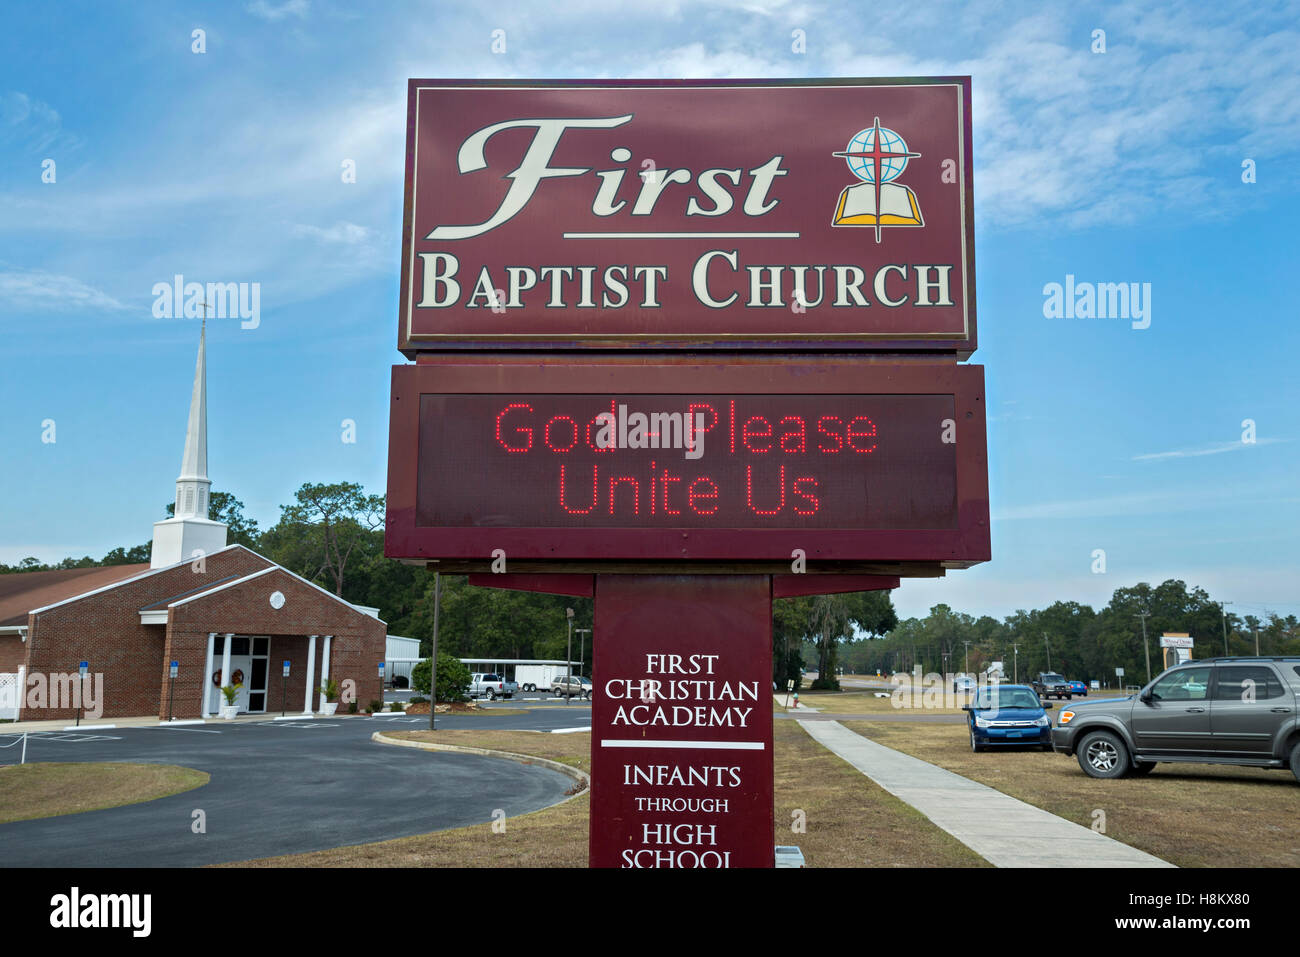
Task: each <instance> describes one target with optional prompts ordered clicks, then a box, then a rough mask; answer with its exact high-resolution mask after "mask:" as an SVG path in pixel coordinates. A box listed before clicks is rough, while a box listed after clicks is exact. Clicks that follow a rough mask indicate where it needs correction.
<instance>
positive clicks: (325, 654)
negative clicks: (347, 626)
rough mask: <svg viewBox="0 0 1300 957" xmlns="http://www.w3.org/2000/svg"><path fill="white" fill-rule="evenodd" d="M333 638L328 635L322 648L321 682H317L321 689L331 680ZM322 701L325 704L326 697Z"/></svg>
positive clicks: (322, 697)
mask: <svg viewBox="0 0 1300 957" xmlns="http://www.w3.org/2000/svg"><path fill="white" fill-rule="evenodd" d="M333 637H334V636H333V635H326V636H325V643H324V644H323V645H322V646H321V652H320V654H321V658H320V681H318V682H317V685H319V686H320V687H324V686H325V682H327V681H329V679H330V639H331V638H333ZM320 700H321V702H322V703H324V701H325V696H324V695H322V696H321V699H320Z"/></svg>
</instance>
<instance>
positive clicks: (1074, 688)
mask: <svg viewBox="0 0 1300 957" xmlns="http://www.w3.org/2000/svg"><path fill="white" fill-rule="evenodd" d="M1070 694H1077V695H1080V696H1081V697H1084V698H1086V697H1088V686H1087V685H1086V684H1084V683H1083V682H1082V681H1071V682H1070Z"/></svg>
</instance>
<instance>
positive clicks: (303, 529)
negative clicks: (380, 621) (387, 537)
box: [267, 482, 384, 598]
mask: <svg viewBox="0 0 1300 957" xmlns="http://www.w3.org/2000/svg"><path fill="white" fill-rule="evenodd" d="M294 498H295V499H296V501H295V502H294V504H292V505H282V506H281V507H280V521H279V523H277V526H276V527H275V528H274V529H268V530H267V535H268V536H270V538H269V544H270V545H271V546H272V548H273V549H282V550H283V551H285V552H288V553H289V554H288V555H286V556H285V557H286V559H287V561H286V560H281V558H280V557H278V556H276V555H268V556H267V557H269V558H271V559H272V560H273V561H276V562H278V563H279V564H281V565H285V566H286V567H290V568H295V570H299V569H308V568H309V569H311V571H310V574H307V573H306V572H302V573H303V574H304V577H306V578H309V579H313V580H315V579H317V578H319V577H322V576H323V577H324V578H325V580H326V581H327V582H328V583H329V584H330V585H332V586H333V588H334V594H336V595H338V596H339V597H340V598H343V597H345V595H344V583H345V582H346V581H347V575H348V572H349V568H350V567H353V566H352V562H353V559H354V558H356V559H359V560H360V561H358V564H361V563H363V562H364V559H365V558H366V557H367V556H368V555H374V554H376V551H378V552H379V553H382V551H383V534H382V533H380V532H379V529H381V528H382V527H383V524H384V496H382V495H367V494H366V492H365V489H364V488H362V487H361V486H360V485H358V484H357V483H355V482H335V483H332V484H328V485H322V484H313V483H311V482H308V483H305V484H304V485H303V486H302V487H301V488H299V489H298V491H297V492H295V493H294ZM272 531H274V532H275V533H276V534H274V535H271V532H272ZM377 533H378V534H377Z"/></svg>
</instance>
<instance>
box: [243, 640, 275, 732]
mask: <svg viewBox="0 0 1300 957" xmlns="http://www.w3.org/2000/svg"><path fill="white" fill-rule="evenodd" d="M250 650H251V651H252V655H251V658H250V660H249V667H248V703H247V705H246V707H247V709H248V711H249V712H250V713H252V714H261V713H263V712H265V711H266V682H267V668H268V662H269V660H270V653H271V639H270V638H269V637H268V636H266V635H258V636H256V637H254V638H253V639H252V642H251V648H250Z"/></svg>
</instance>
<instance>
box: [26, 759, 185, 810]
mask: <svg viewBox="0 0 1300 957" xmlns="http://www.w3.org/2000/svg"><path fill="white" fill-rule="evenodd" d="M207 783H208V774H207V772H205V771H195V770H194V769H193V768H182V767H178V766H177V765H174V764H71V763H69V764H64V763H57V762H38V763H36V764H22V765H9V766H7V767H4V768H0V824H7V823H9V822H10V821H26V820H30V819H32V818H37V817H57V816H58V815H60V814H77V813H79V812H81V811H98V810H101V809H103V808H107V807H120V806H121V805H123V804H138V803H140V802H141V801H152V800H154V799H155V798H160V797H167V795H169V794H179V793H180V792H182V791H189V790H191V789H192V788H197V787H202V786H203V785H205V784H207Z"/></svg>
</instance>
